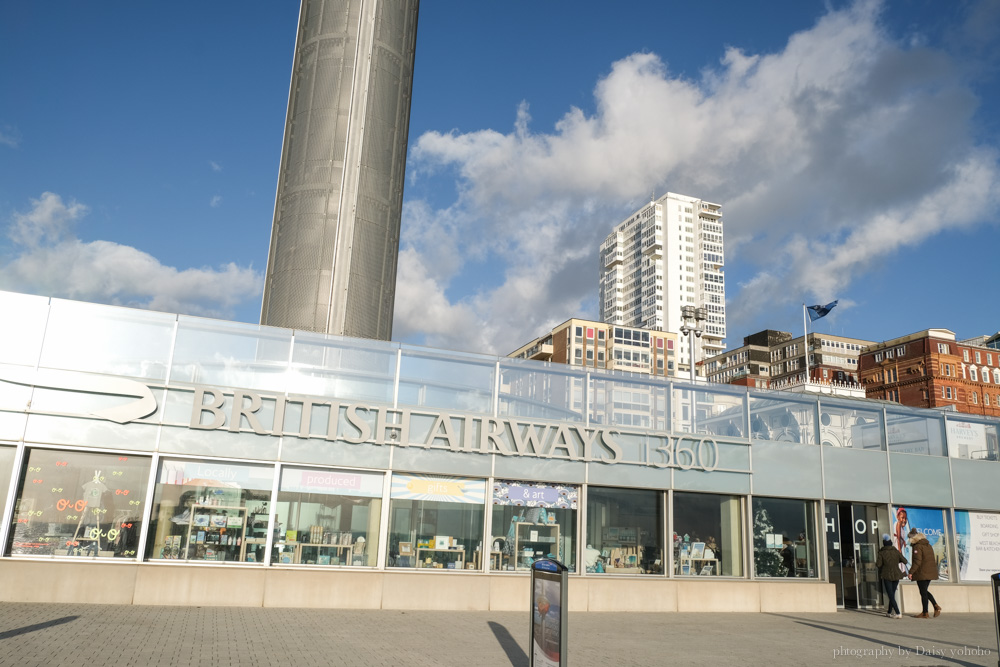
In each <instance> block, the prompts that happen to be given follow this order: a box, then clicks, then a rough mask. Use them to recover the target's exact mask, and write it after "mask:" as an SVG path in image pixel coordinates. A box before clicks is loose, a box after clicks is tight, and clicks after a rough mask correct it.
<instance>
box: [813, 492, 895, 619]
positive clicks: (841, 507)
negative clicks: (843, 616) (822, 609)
mask: <svg viewBox="0 0 1000 667" xmlns="http://www.w3.org/2000/svg"><path fill="white" fill-rule="evenodd" d="M825 523H826V552H827V559H828V560H827V565H828V566H829V572H830V583H831V584H833V585H834V586H835V590H836V594H837V606H838V607H843V608H847V609H859V608H860V609H873V608H878V607H882V606H883V605H884V601H883V600H882V598H883V597H884V595H883V593H882V586H881V582H880V581H879V577H878V570H877V569H876V568H875V558H876V557H877V556H878V550H879V547H881V546H882V533H887V532H889V530H888V526H889V512H888V510H887V509H886V508H885V507H884V506H878V505H864V504H862V503H838V502H830V501H827V503H826V516H825Z"/></svg>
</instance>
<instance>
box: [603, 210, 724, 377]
mask: <svg viewBox="0 0 1000 667" xmlns="http://www.w3.org/2000/svg"><path fill="white" fill-rule="evenodd" d="M600 264H601V268H600V272H601V277H600V319H601V320H602V321H604V322H608V323H612V324H621V325H624V326H633V327H642V328H646V329H655V330H661V331H670V332H679V331H681V328H682V325H683V323H684V321H683V318H682V315H681V311H682V308H683V307H685V306H695V307H697V308H701V307H703V308H705V311H706V313H707V320H705V321H703V322H699V323H698V326H699V327H700V329H701V330H702V335H701V336H700V337H698V338H696V343H695V345H696V347H697V350H696V355H695V360H698V359H704V358H707V357H710V356H714V355H716V354H719V353H720V352H722V351H723V350H725V343H724V339H725V337H726V283H725V274H724V265H725V259H724V251H723V225H722V206H720V205H719V204H713V203H711V202H707V201H704V200H701V199H698V198H696V197H688V196H685V195H679V194H674V193H672V192H668V193H667V194H665V195H663V196H662V197H660V198H659V199H657V200H655V201H650V202H649V203H648V204H646V205H645V206H643V207H642V208H641V209H639V210H638V211H636V212H635V213H633V214H632V215H630V216H629V217H628V218H626V219H625V220H623V221H622V222H621V223H619V224H618V225H617V226H616V227H615V229H614V231H612V232H611V234H609V235H608V237H607V238H606V239H605V240H604V242H603V243H602V244H601V253H600ZM679 343H680V346H679V347H680V351H679V355H678V368H679V369H687V368H689V364H690V361H691V350H690V349H689V341H688V340H687V339H686V337H681V340H680V341H679Z"/></svg>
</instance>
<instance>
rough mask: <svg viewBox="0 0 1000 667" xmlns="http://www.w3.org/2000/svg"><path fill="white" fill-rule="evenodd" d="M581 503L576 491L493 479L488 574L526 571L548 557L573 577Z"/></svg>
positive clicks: (562, 487) (578, 490) (553, 485)
mask: <svg viewBox="0 0 1000 667" xmlns="http://www.w3.org/2000/svg"><path fill="white" fill-rule="evenodd" d="M579 498H580V489H579V487H576V486H568V485H561V484H539V483H535V482H516V481H508V480H502V479H498V480H496V482H494V484H493V538H492V539H491V540H490V542H491V547H490V562H489V566H490V569H491V570H508V571H509V570H521V571H528V570H530V569H531V564H532V563H534V562H535V560H536V559H538V558H541V557H546V558H555V559H556V560H558V561H559V562H560V563H562V564H564V565H565V566H566V567H568V568H569V570H570V572H575V571H576V517H577V511H578V508H579ZM477 556H478V553H477ZM477 569H478V568H477Z"/></svg>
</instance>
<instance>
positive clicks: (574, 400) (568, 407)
mask: <svg viewBox="0 0 1000 667" xmlns="http://www.w3.org/2000/svg"><path fill="white" fill-rule="evenodd" d="M557 366H562V367H565V364H557ZM583 383H584V376H583V374H582V373H573V372H560V370H558V369H557V368H554V367H553V366H552V365H551V364H548V363H543V362H537V361H536V362H532V361H523V360H520V359H502V360H501V361H500V414H501V415H505V416H509V417H524V418H526V419H534V418H538V419H560V420H563V421H570V422H581V421H583Z"/></svg>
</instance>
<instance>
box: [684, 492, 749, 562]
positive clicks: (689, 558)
mask: <svg viewBox="0 0 1000 667" xmlns="http://www.w3.org/2000/svg"><path fill="white" fill-rule="evenodd" d="M673 516H674V535H673V550H674V574H675V575H680V576H724V577H741V576H743V528H742V526H743V519H742V517H743V510H742V500H741V498H740V497H739V496H720V495H714V494H710V493H674V498H673Z"/></svg>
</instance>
